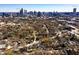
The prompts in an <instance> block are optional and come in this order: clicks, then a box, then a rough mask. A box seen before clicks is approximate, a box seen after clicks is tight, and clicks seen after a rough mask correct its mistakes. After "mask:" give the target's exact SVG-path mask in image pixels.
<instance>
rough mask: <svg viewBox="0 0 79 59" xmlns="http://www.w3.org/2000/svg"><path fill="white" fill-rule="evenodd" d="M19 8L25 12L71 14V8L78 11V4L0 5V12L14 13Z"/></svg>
mask: <svg viewBox="0 0 79 59" xmlns="http://www.w3.org/2000/svg"><path fill="white" fill-rule="evenodd" d="M21 8H24V9H26V10H27V11H34V10H35V11H45V12H47V11H48V12H50V11H51V12H53V11H58V12H64V11H65V12H72V11H73V8H77V11H79V4H0V12H7V11H8V12H11V11H12V12H16V11H19V10H20V9H21Z"/></svg>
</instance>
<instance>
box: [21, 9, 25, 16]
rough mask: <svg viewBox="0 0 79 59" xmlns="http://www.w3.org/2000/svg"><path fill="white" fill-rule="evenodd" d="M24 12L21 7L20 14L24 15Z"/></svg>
mask: <svg viewBox="0 0 79 59" xmlns="http://www.w3.org/2000/svg"><path fill="white" fill-rule="evenodd" d="M23 14H24V12H23V8H21V10H20V16H23Z"/></svg>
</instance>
